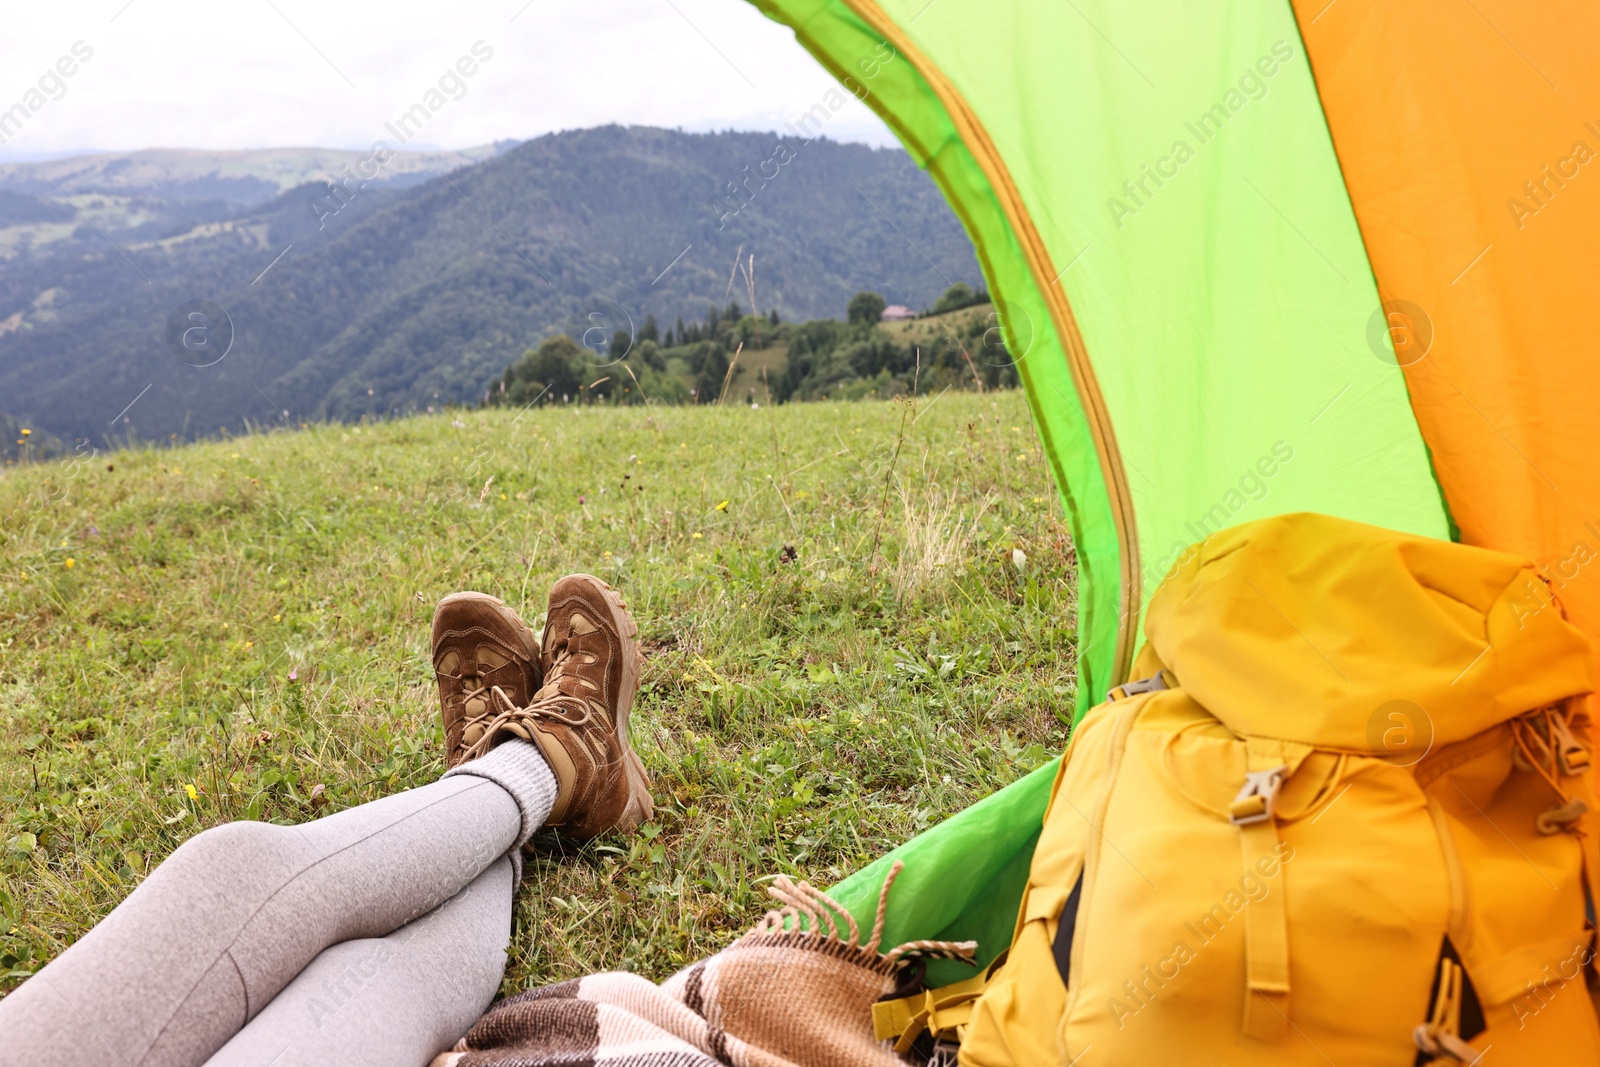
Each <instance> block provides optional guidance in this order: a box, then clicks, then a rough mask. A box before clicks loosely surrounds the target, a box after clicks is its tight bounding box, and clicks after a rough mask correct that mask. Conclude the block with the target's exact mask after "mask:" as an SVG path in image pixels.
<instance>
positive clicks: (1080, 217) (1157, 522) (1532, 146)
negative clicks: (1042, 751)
mask: <svg viewBox="0 0 1600 1067" xmlns="http://www.w3.org/2000/svg"><path fill="white" fill-rule="evenodd" d="M752 2H753V3H755V5H756V6H757V7H758V8H760V9H761V10H762V11H763V12H764V13H766V14H767V15H768V16H769V17H771V18H773V19H775V20H777V21H780V22H782V23H785V24H787V25H788V26H790V27H791V28H792V29H793V30H794V33H795V36H796V38H797V39H798V40H799V42H800V43H801V45H803V46H804V47H805V48H806V49H808V50H809V51H810V52H811V53H812V54H813V55H814V56H815V57H816V58H817V59H818V60H819V61H820V62H821V63H822V64H823V65H824V66H825V67H826V68H827V69H828V70H829V71H830V72H831V73H832V74H833V75H834V76H835V77H836V78H837V79H838V80H839V82H840V83H841V87H842V91H844V92H849V93H852V94H854V95H855V96H857V97H858V98H859V99H861V100H862V101H864V102H865V103H866V104H867V105H868V106H869V107H871V108H872V109H873V110H874V111H875V112H876V113H877V114H878V115H880V116H881V117H882V118H883V119H884V120H885V121H886V122H887V123H888V124H889V126H890V127H891V128H892V129H893V130H894V131H895V133H896V135H897V136H898V137H899V138H900V140H901V141H902V142H903V143H904V145H905V146H906V148H907V149H908V150H909V151H910V153H911V154H912V156H913V157H914V158H915V159H916V160H917V161H918V163H919V164H920V165H922V166H923V167H925V168H926V169H927V170H928V172H929V173H930V174H931V175H932V176H933V178H934V179H935V181H937V183H938V184H939V186H940V187H941V189H942V190H943V191H944V193H945V195H946V197H947V198H948V199H949V201H950V203H951V205H952V206H953V207H954V209H955V211H956V213H957V214H958V216H959V217H960V218H961V220H962V222H963V224H964V225H965V227H966V229H967V232H968V234H969V235H970V236H971V238H972V240H973V243H974V245H975V246H976V248H977V252H978V257H979V261H980V263H981V264H982V267H983V270H984V274H985V277H986V280H987V282H988V285H989V290H990V292H991V293H992V294H993V295H994V298H995V308H996V315H997V319H998V321H999V325H1000V326H1001V327H1002V328H1003V330H1004V331H1005V336H1006V339H1007V345H1008V347H1009V348H1010V350H1011V351H1012V353H1013V354H1014V355H1015V356H1016V358H1017V359H1018V364H1019V371H1020V374H1021V378H1022V381H1023V384H1024V386H1025V388H1026V390H1027V393H1028V397H1029V400H1030V403H1031V407H1032V411H1033V416H1034V420H1035V425H1036V427H1037V429H1038V432H1039V434H1040V436H1041V438H1042V439H1043V442H1044V446H1045V450H1046V453H1047V455H1048V456H1049V459H1050V461H1051V463H1052V466H1053V470H1054V474H1055V477H1056V482H1057V485H1058V486H1059V489H1060V492H1061V496H1062V500H1063V502H1064V504H1065V506H1066V509H1067V513H1068V517H1069V521H1070V523H1071V527H1072V532H1073V536H1074V538H1075V539H1076V543H1077V549H1078V555H1079V561H1080V590H1079V601H1080V606H1079V610H1080V618H1079V639H1080V648H1079V650H1078V657H1079V678H1080V682H1079V689H1078V696H1077V707H1076V713H1077V714H1078V715H1080V716H1081V715H1082V713H1083V712H1084V711H1085V710H1087V708H1088V707H1089V706H1091V705H1092V704H1094V703H1096V702H1098V700H1100V699H1102V698H1103V696H1104V694H1105V691H1106V690H1107V689H1108V688H1109V687H1110V686H1112V685H1114V684H1117V683H1118V682H1120V681H1122V680H1124V679H1125V677H1126V674H1127V671H1128V670H1129V665H1130V663H1131V662H1132V658H1133V655H1134V653H1135V651H1136V650H1137V646H1138V642H1139V639H1140V620H1141V616H1142V612H1143V609H1144V606H1145V604H1146V603H1147V602H1148V600H1149V597H1150V593H1151V592H1152V591H1153V589H1154V587H1155V586H1156V584H1157V583H1159V581H1160V579H1161V577H1162V575H1163V574H1164V573H1165V571H1166V570H1167V569H1168V568H1169V567H1170V566H1171V565H1172V563H1173V562H1174V560H1176V558H1177V557H1178V555H1179V554H1180V553H1181V552H1182V551H1183V549H1184V548H1185V546H1187V545H1189V544H1191V543H1193V542H1195V541H1198V540H1200V539H1201V538H1202V537H1204V536H1205V535H1206V534H1208V533H1210V532H1212V531H1214V530H1216V529H1219V528H1221V527H1223V526H1228V525H1232V524H1234V523H1236V522H1240V521H1246V520H1248V519H1254V518H1260V517H1263V516H1266V515H1272V514H1280V513H1284V512H1292V511H1302V510H1305V511H1320V512H1326V513H1330V514H1334V515H1339V516H1343V517H1346V518H1351V519H1356V520H1360V521H1364V522H1370V523H1374V524H1377V525H1381V526H1387V527H1390V528H1394V529H1399V530H1405V531H1409V532H1413V533H1419V534H1425V535H1430V536H1437V537H1454V538H1457V539H1459V540H1462V541H1465V542H1467V543H1471V544H1477V545H1485V546H1490V547H1494V548H1499V549H1504V550H1508V551H1514V552H1517V553H1520V554H1523V555H1525V556H1528V557H1530V558H1532V559H1533V560H1535V561H1536V562H1537V563H1538V564H1540V565H1541V566H1542V567H1543V568H1544V569H1545V571H1546V573H1547V574H1548V576H1549V578H1550V585H1551V586H1552V587H1553V588H1554V589H1556V590H1557V591H1558V593H1559V595H1560V598H1561V600H1562V602H1563V603H1564V605H1565V607H1566V609H1567V611H1568V612H1569V614H1570V615H1571V617H1572V618H1573V619H1574V620H1575V621H1576V622H1577V623H1579V625H1581V626H1583V627H1584V628H1585V629H1586V630H1587V631H1588V632H1589V633H1590V634H1591V635H1595V636H1597V637H1600V563H1596V560H1597V551H1600V526H1597V525H1596V524H1597V523H1600V418H1596V413H1595V412H1594V411H1593V410H1592V407H1593V404H1594V401H1595V399H1596V398H1597V397H1600V388H1597V387H1600V352H1597V348H1600V343H1597V340H1596V338H1597V337H1600V300H1597V299H1596V294H1595V293H1594V292H1593V290H1594V288H1595V280H1596V272H1595V270H1594V269H1593V262H1594V259H1595V257H1596V254H1597V253H1600V162H1597V154H1600V67H1597V66H1596V65H1595V64H1594V62H1593V56H1594V55H1595V54H1596V51H1597V50H1600V10H1597V9H1596V8H1595V7H1594V6H1593V5H1588V4H1580V3H1578V2H1576V0H1555V2H1554V3H1553V4H1551V5H1544V6H1542V7H1540V9H1539V10H1538V12H1537V14H1534V13H1533V12H1531V11H1528V10H1526V9H1524V8H1522V7H1520V6H1517V5H1515V4H1513V3H1512V2H1511V0H1467V2H1466V3H1461V2H1459V0H1450V2H1448V3H1447V2H1445V0H1411V2H1408V3H1404V4H1397V3H1392V2H1385V0H1294V2H1293V3H1290V2H1288V0H1278V2H1272V0H1268V2H1265V3H1211V4H1177V3H1171V2H1165V3H1157V2H1154V0H1066V2H1064V3H1059V4H1055V3H1052V4H1042V3H1026V2H1024V0H988V2H985V3H981V4H975V3H960V2H957V0H752ZM818 106H819V107H822V108H836V107H837V103H836V102H833V101H821V102H819V105H818ZM802 121H803V120H802ZM1528 596H1529V600H1528V605H1527V607H1528V610H1530V611H1537V610H1541V608H1542V607H1543V606H1544V605H1545V601H1546V599H1547V598H1548V593H1547V592H1545V591H1544V590H1543V589H1539V588H1533V589H1530V590H1529V591H1528ZM1053 770H1054V767H1053V765H1052V766H1049V767H1045V768H1042V769H1041V770H1039V771H1038V772H1035V773H1034V774H1032V775H1030V776H1028V777H1026V778H1024V779H1022V780H1021V781H1019V782H1017V783H1015V784H1014V785H1012V786H1010V787H1009V788H1007V789H1004V790H1002V791H1000V792H999V793H997V794H995V795H994V796H992V797H990V798H988V799H987V800H985V801H983V802H981V803H979V804H977V805H975V806H974V807H973V808H971V809H969V810H968V811H966V812H963V813H961V814H960V815H957V816H956V817H954V818H953V819H951V820H949V821H947V822H946V823H944V824H942V825H941V826H939V827H936V828H934V829H933V830H931V831H929V832H928V833H925V834H923V835H922V836H920V837H918V838H916V839H914V840H913V841H911V842H909V843H907V844H906V845H905V846H903V847H902V848H900V849H898V850H896V852H895V853H894V854H893V855H895V856H899V857H901V858H903V859H905V860H906V861H907V870H906V873H905V875H903V876H902V882H901V885H902V887H903V888H902V889H901V890H899V891H897V893H896V894H895V900H894V902H893V903H892V904H891V908H890V913H889V916H888V927H889V929H888V939H889V941H891V942H894V941H899V940H904V939H908V938H912V937H936V936H943V937H953V936H974V937H977V938H978V939H979V941H980V942H981V945H982V952H981V955H983V956H984V957H992V956H993V955H994V954H995V952H997V951H998V950H999V949H1001V948H1003V947H1004V946H1005V945H1006V944H1007V943H1008V941H1009V937H1010V931H1011V924H1012V921H1013V918H1014V915H1015V905H1016V902H1017V900H1018V898H1019V896H1020V892H1021V887H1022V885H1023V880H1024V878H1025V875H1026V868H1027V862H1028V858H1029V856H1030V854H1031V851H1032V845H1033V841H1034V839H1035V837H1036V835H1037V831H1038V827H1039V823H1040V816H1041V814H1042V812H1043V810H1044V806H1045V803H1046V799H1047V797H1048V793H1049V787H1050V777H1051V775H1052V774H1053ZM887 862H889V858H888V857H886V858H885V859H884V860H882V861H879V863H876V864H873V865H872V866H871V867H869V868H867V869H866V870H864V871H862V872H859V873H858V874H857V875H855V876H854V877H852V878H850V879H848V880H846V881H845V882H843V883H841V884H840V885H838V886H836V887H834V889H833V890H832V893H833V895H834V896H835V898H836V899H839V900H841V901H842V902H844V903H846V904H847V905H848V906H849V907H850V908H851V909H852V911H854V912H856V913H857V914H858V915H861V916H864V917H868V918H870V912H871V909H872V907H873V905H874V904H875V903H876V890H877V886H878V884H879V883H880V882H881V879H882V875H883V873H884V871H883V864H885V863H887ZM941 966H944V967H946V968H948V967H949V966H950V965H941ZM946 973H948V974H950V975H952V976H958V975H959V974H960V973H961V972H952V971H947V972H946ZM934 977H935V978H936V979H937V978H938V977H939V975H935V976H934Z"/></svg>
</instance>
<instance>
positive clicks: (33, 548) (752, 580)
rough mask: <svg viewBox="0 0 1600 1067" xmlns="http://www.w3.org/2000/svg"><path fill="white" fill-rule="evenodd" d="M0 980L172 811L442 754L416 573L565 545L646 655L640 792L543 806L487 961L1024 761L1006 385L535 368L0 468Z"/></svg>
mask: <svg viewBox="0 0 1600 1067" xmlns="http://www.w3.org/2000/svg"><path fill="white" fill-rule="evenodd" d="M0 515H3V517H4V521H3V524H0V738H3V745H4V748H3V749H0V991H3V990H5V989H10V988H13V987H14V986H15V985H16V984H17V983H18V982H20V981H21V980H22V979H24V978H26V977H27V975H28V974H30V973H32V972H33V971H34V970H36V969H37V968H38V967H39V966H41V965H42V964H43V963H44V962H46V961H48V960H49V959H50V958H51V957H52V956H53V955H55V954H56V953H58V952H59V951H60V950H61V949H62V948H64V947H65V946H66V945H68V944H70V943H71V942H72V940H73V939H74V938H76V937H77V936H79V935H80V934H82V933H83V932H84V931H85V930H86V929H88V928H89V927H90V926H91V925H93V924H94V922H95V921H96V920H98V919H99V918H100V917H102V916H104V915H105V914H106V913H107V912H108V911H110V910H111V908H112V907H114V906H115V905H116V904H117V902H118V901H119V900H121V899H122V898H123V897H124V896H125V895H126V894H127V893H128V892H129V891H130V890H131V889H132V888H133V887H134V886H135V885H137V884H138V882H139V880H140V879H141V878H142V877H144V875H145V874H146V873H148V872H149V871H150V870H151V869H152V868H153V867H154V866H155V865H156V864H157V863H159V862H160V861H161V859H162V858H163V857H164V856H166V855H167V854H169V853H170V852H171V851H172V850H173V849H174V848H175V847H176V846H177V845H178V844H179V843H180V842H182V841H183V840H184V839H185V838H187V837H189V836H191V835H193V834H195V833H196V832H198V831H200V830H202V829H204V828H206V827H209V826H213V825H216V824H218V823H222V822H226V821H228V820H233V819H262V820H269V821H276V822H297V821H303V820H307V819H313V818H317V817H319V816H321V815H325V814H328V813H330V812H334V811H338V810H340V809H342V808H345V807H348V806H351V805H355V804H359V803H362V802H363V801H367V800H371V799H374V798H376V797H380V796H383V795H386V794H388V793H392V792H395V791H397V790H402V789H407V788H410V787H413V786H418V785H422V784H425V783H427V782H429V781H431V780H432V779H434V778H435V777H436V776H437V775H438V774H439V773H440V772H441V771H442V769H443V761H442V758H441V755H440V749H441V744H442V729H441V727H440V724H439V721H438V711H437V702H436V695H435V690H434V687H433V680H432V668H431V664H430V660H429V649H428V622H429V619H430V617H431V615H432V611H433V606H434V603H435V602H436V601H437V600H438V599H439V598H440V597H441V596H443V595H444V594H446V593H448V592H451V591H453V590H458V589H469V588H470V589H481V590H486V591H488V592H492V593H494V594H496V595H498V596H501V597H503V598H505V599H506V600H507V601H508V602H509V603H511V604H512V605H513V606H515V607H517V608H518V609H519V610H521V611H522V612H523V614H524V616H525V617H526V618H527V619H528V620H529V622H530V623H531V624H533V625H534V626H535V628H536V629H537V628H538V627H539V626H540V625H542V622H543V611H544V602H545V601H544V598H545V592H546V590H547V589H548V587H549V585H550V584H551V582H552V581H553V580H554V579H555V578H557V577H558V576H560V575H561V574H563V573H567V572H570V571H576V570H583V571H590V572H592V573H595V574H598V575H600V576H602V577H604V578H605V579H606V580H607V581H609V582H611V583H612V584H613V585H615V586H617V587H618V588H620V589H621V590H622V591H623V592H624V593H625V594H626V596H627V597H628V600H629V604H630V606H631V607H632V609H633V611H634V612H635V614H636V615H637V617H638V619H639V625H640V631H641V633H640V637H641V640H642V641H643V642H644V645H645V649H646V654H647V657H648V661H647V665H646V669H645V674H644V686H643V692H642V694H641V697H640V700H639V703H638V704H637V705H636V708H635V712H634V724H633V735H634V742H635V745H636V746H637V748H638V749H639V751H640V755H641V756H642V757H643V759H644V761H645V764H646V765H647V767H648V768H649V771H650V773H651V776H652V778H653V791H654V794H655V797H656V801H657V808H656V812H657V814H656V818H655V820H654V822H652V823H650V824H648V825H646V826H645V827H644V828H643V830H642V832H641V833H640V834H638V835H637V836H635V837H633V838H631V839H612V840H602V841H599V842H594V843H591V844H589V845H587V846H583V847H576V846H573V845H570V844H563V843H562V842H560V841H558V840H554V839H552V840H543V839H541V841H540V844H539V852H538V857H537V859H536V860H535V861H534V862H532V863H530V864H529V869H528V880H527V882H526V883H525V884H524V886H523V888H522V890H521V892H520V895H519V898H518V906H517V913H516V914H517V925H518V929H517V931H516V934H515V938H514V941H513V957H512V961H511V966H510V968H509V970H508V972H507V977H506V985H505V988H506V991H507V992H511V991H516V990H520V989H523V988H527V987H528V986H531V985H535V984H539V983H543V982H547V981H550V980H554V979H560V978H566V977H571V976H573V975H576V974H579V973H582V972H586V971H590V970H594V969H600V968H629V969H633V970H638V971H641V972H643V973H645V974H648V975H651V976H653V977H663V976H665V975H666V974H668V973H670V972H671V971H673V970H675V969H676V968H678V967H679V966H681V965H682V964H684V963H686V962H688V961H690V960H692V959H695V958H697V957H700V956H703V955H706V954H708V953H710V952H712V951H714V950H716V949H717V948H719V947H720V946H722V945H723V944H724V943H726V942H727V941H728V940H729V939H731V938H732V937H733V936H735V935H736V934H737V933H739V932H740V931H742V930H743V929H744V928H745V927H746V926H747V925H749V924H750V923H751V922H752V921H753V920H755V919H756V918H758V917H759V916H760V914H761V913H762V912H763V911H764V910H765V909H766V903H767V898H766V896H765V893H764V886H765V883H766V882H767V881H769V880H770V879H771V878H772V877H773V876H775V875H777V874H779V873H784V872H787V873H789V874H791V875H794V876H796V877H803V878H806V879H809V880H811V881H812V882H813V883H815V884H819V885H826V884H830V883H832V882H834V881H837V880H838V879H840V878H841V877H843V876H844V875H846V874H848V873H850V872H851V871H852V870H854V869H856V868H858V867H859V866H861V865H862V864H864V863H865V862H867V861H869V860H870V859H872V858H873V857H875V856H877V855H879V854H881V853H882V852H883V851H885V850H886V849H888V848H890V847H892V846H893V845H895V844H897V843H899V842H901V841H903V840H904V839H906V838H907V837H909V836H911V835H913V834H915V833H917V832H918V831H920V830H922V829H925V828H927V827H928V826H930V825H932V824H934V823H935V822H937V821H938V820H940V819H941V818H943V817H945V816H947V815H949V814H951V813H953V812H955V811H958V810H959V809H961V808H962V807H964V806H966V805H968V804H970V803H972V802H973V801H975V800H977V799H979V798H981V797H982V796H984V795H986V794H988V793H990V792H992V791H993V790H995V789H997V788H999V787H1001V786H1003V785H1006V784H1008V783H1009V782H1011V781H1013V780H1015V779H1016V778H1017V777H1019V776H1021V775H1022V774H1024V773H1025V772H1027V771H1029V770H1031V769H1032V768H1034V767H1035V766H1037V765H1039V764H1040V763H1042V762H1044V761H1045V759H1047V758H1048V757H1049V755H1050V754H1052V753H1053V752H1055V751H1056V750H1058V749H1059V748H1060V747H1061V745H1062V744H1063V743H1064V741H1065V738H1066V726H1065V723H1066V721H1067V719H1068V717H1069V713H1070V708H1071V706H1072V702H1073V694H1074V681H1075V671H1074V663H1073V656H1072V641H1073V637H1074V633H1075V624H1076V619H1075V613H1074V588H1075V586H1074V580H1075V579H1074V574H1075V570H1074V557H1073V551H1072V545H1071V541H1070V538H1069V536H1068V532H1067V529H1066V526H1065V523H1064V521H1063V519H1062V517H1061V508H1060V504H1059V502H1058V500H1057V498H1056V495H1055V492H1054V489H1053V487H1052V484H1051V480H1050V475H1049V471H1048V468H1047V466H1046V464H1045V462H1044V458H1043V456H1042V454H1041V452H1040V450H1039V447H1038V444H1037V439H1036V437H1035V435H1034V433H1033V431H1032V428H1031V425H1030V422H1029V416H1028V412H1027V408H1026V404H1025V401H1024V398H1023V396H1022V394H1021V393H1020V392H1018V391H1011V392H1003V393H989V394H972V393H959V392H950V393H948V394H946V395H943V396H942V397H939V398H936V399H932V400H929V399H923V400H921V401H920V402H917V403H915V404H913V403H910V402H906V401H895V402H862V403H855V404H848V403H819V404H805V405H798V404H797V405H786V406H781V407H770V406H765V405H764V406H762V407H760V408H751V407H749V406H747V405H744V404H742V403H741V404H733V403H730V404H729V405H727V406H726V407H701V408H655V409H644V408H597V407H582V408H578V407H567V406H558V407H552V408H542V409H535V410H528V411H524V412H520V413H519V412H517V411H514V410H504V409H501V410H490V411H472V412H446V413H444V414H440V415H433V416H428V417H419V418H414V419H409V420H404V421H398V422H390V423H379V424H369V425H362V426H348V425H327V426H312V427H309V428H301V429H285V430H281V431H277V432H270V433H261V434H256V435H251V436H244V437H235V438H231V439H226V440H220V441H213V442H208V443H204V444H199V445H191V446H186V447H180V448H174V449H134V450H123V451H118V452H115V453H106V452H100V453H98V454H94V455H92V456H91V455H87V454H84V455H79V456H77V457H75V458H72V459H68V460H64V461H60V462H54V463H48V464H34V465H29V466H22V467H10V468H6V469H5V471H4V475H3V476H0Z"/></svg>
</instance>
